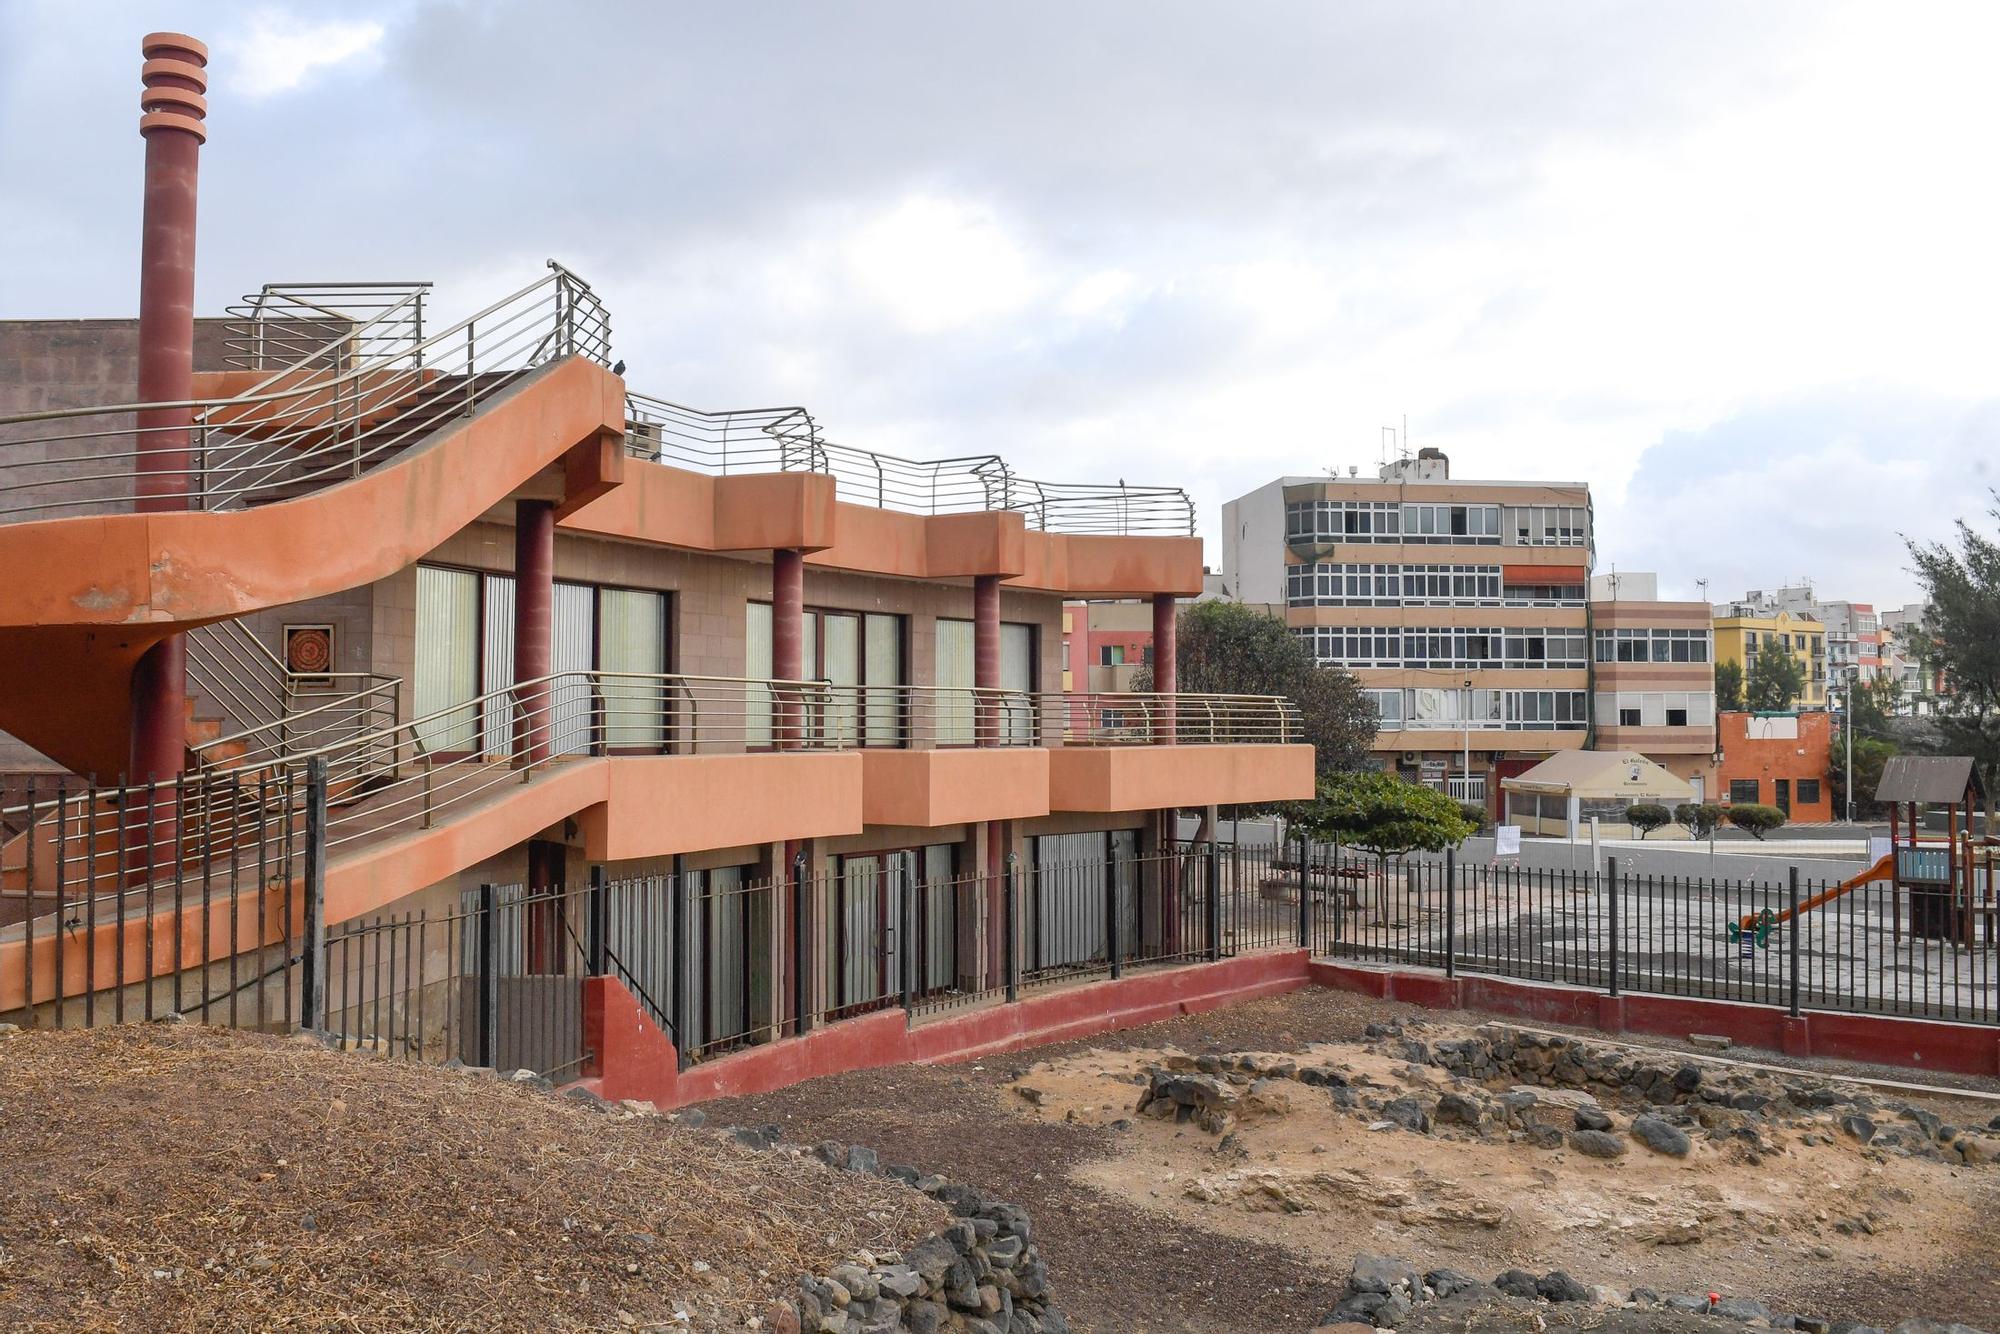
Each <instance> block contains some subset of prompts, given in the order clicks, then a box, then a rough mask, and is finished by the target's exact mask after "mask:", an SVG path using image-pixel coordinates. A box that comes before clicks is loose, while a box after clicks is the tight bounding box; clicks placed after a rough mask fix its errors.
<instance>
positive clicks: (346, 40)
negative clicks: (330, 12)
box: [221, 9, 388, 98]
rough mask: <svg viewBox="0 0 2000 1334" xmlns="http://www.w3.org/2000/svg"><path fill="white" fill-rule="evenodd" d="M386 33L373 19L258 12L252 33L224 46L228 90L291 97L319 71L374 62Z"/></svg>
mask: <svg viewBox="0 0 2000 1334" xmlns="http://www.w3.org/2000/svg"><path fill="white" fill-rule="evenodd" d="M387 31H388V30H387V29H386V28H385V27H384V26H383V25H382V24H380V23H377V22H374V21H373V20H370V19H357V20H341V19H329V20H325V21H316V20H313V19H308V18H303V17H301V16H299V15H296V14H286V13H281V12H279V11H276V10H269V9H266V10H259V11H258V12H257V13H255V14H253V15H252V16H251V18H250V26H249V29H248V31H246V32H244V33H242V34H240V35H238V36H236V37H233V38H229V39H225V40H224V41H223V42H222V43H221V46H222V49H223V51H224V52H225V53H226V55H227V56H228V58H229V60H230V69H229V70H228V71H227V76H226V77H227V78H228V87H229V89H230V90H231V91H232V92H241V93H242V94H243V95H244V96H246V97H252V98H264V97H274V96H276V95H277V94H279V93H288V92H290V91H292V90H293V89H295V88H298V87H301V86H303V85H304V84H305V83H306V81H307V80H308V79H310V78H311V77H312V76H313V74H314V73H315V72H317V71H319V70H323V69H328V68H331V67H333V66H336V65H345V64H347V63H349V62H351V61H357V60H363V59H368V58H372V57H373V56H374V55H375V54H376V52H377V50H378V48H380V46H381V44H382V38H383V35H384V34H385V33H386V32H387Z"/></svg>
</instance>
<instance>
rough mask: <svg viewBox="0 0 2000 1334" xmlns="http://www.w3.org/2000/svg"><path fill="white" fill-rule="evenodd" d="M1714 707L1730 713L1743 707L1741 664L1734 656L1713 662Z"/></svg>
mask: <svg viewBox="0 0 2000 1334" xmlns="http://www.w3.org/2000/svg"><path fill="white" fill-rule="evenodd" d="M1715 707H1716V708H1718V709H1725V710H1728V711H1729V712H1731V713H1734V712H1736V711H1737V710H1739V709H1741V708H1742V707H1743V664H1742V663H1740V662H1737V661H1736V660H1735V659H1734V658H1732V659H1730V660H1729V661H1728V662H1718V663H1716V664H1715Z"/></svg>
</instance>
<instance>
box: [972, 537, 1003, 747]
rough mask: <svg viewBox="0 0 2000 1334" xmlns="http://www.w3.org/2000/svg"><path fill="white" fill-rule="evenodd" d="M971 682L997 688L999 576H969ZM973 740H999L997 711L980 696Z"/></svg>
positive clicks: (985, 742)
mask: <svg viewBox="0 0 2000 1334" xmlns="http://www.w3.org/2000/svg"><path fill="white" fill-rule="evenodd" d="M972 684H973V686H974V687H975V688H977V689H979V690H982V691H983V690H998V689H999V688H1000V576H999V575H997V574H978V575H974V576H973V577H972ZM973 717H974V722H973V739H974V742H975V744H978V745H981V746H990V745H993V744H994V743H995V742H996V741H998V740H999V732H1000V719H999V712H998V710H997V709H995V708H994V707H993V705H992V703H991V702H990V701H988V700H986V699H981V700H980V701H979V703H978V704H977V706H976V707H975V708H974V710H973Z"/></svg>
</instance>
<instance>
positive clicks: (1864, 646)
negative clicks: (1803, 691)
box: [1730, 583, 1882, 684]
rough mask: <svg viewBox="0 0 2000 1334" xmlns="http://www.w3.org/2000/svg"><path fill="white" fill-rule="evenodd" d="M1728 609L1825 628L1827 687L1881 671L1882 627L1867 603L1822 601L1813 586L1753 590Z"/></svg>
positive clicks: (1872, 677) (1864, 678)
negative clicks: (1778, 616) (1795, 619)
mask: <svg viewBox="0 0 2000 1334" xmlns="http://www.w3.org/2000/svg"><path fill="white" fill-rule="evenodd" d="M1730 606H1731V608H1732V610H1738V611H1740V612H1741V613H1743V614H1747V615H1759V616H1769V615H1771V614H1772V613H1775V612H1780V611H1788V612H1790V613H1791V614H1792V615H1793V616H1797V617H1803V618H1805V619H1806V620H1809V621H1818V622H1819V623H1820V624H1821V625H1823V626H1825V627H1826V668H1827V672H1828V682H1829V684H1837V683H1839V682H1841V681H1844V680H1846V679H1847V678H1848V677H1849V676H1850V675H1852V676H1853V677H1854V679H1855V680H1857V681H1871V680H1873V679H1874V678H1875V675H1876V673H1877V672H1878V671H1880V670H1881V667H1882V633H1881V626H1880V624H1879V622H1878V620H1877V618H1876V615H1875V608H1874V607H1873V606H1871V605H1869V604H1868V603H1866V602H1845V601H1825V600H1822V599H1820V598H1818V597H1816V596H1814V594H1813V588H1812V585H1811V584H1809V583H1807V584H1798V585H1795V586H1793V587H1790V588H1780V589H1777V590H1776V591H1774V592H1766V591H1764V590H1762V589H1754V588H1753V589H1751V590H1750V591H1749V592H1748V593H1745V594H1744V595H1743V597H1742V598H1741V599H1739V600H1738V601H1736V602H1734V603H1731V604H1730Z"/></svg>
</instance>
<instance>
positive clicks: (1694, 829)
mask: <svg viewBox="0 0 2000 1334" xmlns="http://www.w3.org/2000/svg"><path fill="white" fill-rule="evenodd" d="M1722 817H1723V810H1722V807H1720V806H1718V805H1716V804H1715V803H1714V802H1712V801H1702V802H1694V801H1684V802H1682V803H1681V804H1680V805H1678V806H1676V807H1674V823H1675V824H1677V825H1679V826H1680V827H1681V828H1683V829H1685V830H1687V831H1688V833H1690V834H1692V835H1693V836H1694V837H1696V838H1707V837H1708V836H1709V835H1710V834H1712V833H1714V832H1715V831H1716V830H1717V829H1719V828H1721V826H1722Z"/></svg>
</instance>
